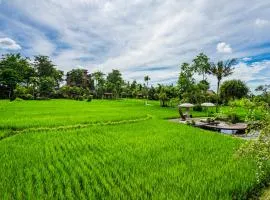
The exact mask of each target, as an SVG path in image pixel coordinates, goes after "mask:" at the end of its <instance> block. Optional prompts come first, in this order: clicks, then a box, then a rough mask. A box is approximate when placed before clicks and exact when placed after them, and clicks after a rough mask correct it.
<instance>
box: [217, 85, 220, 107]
mask: <svg viewBox="0 0 270 200" xmlns="http://www.w3.org/2000/svg"><path fill="white" fill-rule="evenodd" d="M219 85H220V80H218V83H217V106H216V112H218V108H219Z"/></svg>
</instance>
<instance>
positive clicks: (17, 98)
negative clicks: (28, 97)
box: [14, 97, 23, 101]
mask: <svg viewBox="0 0 270 200" xmlns="http://www.w3.org/2000/svg"><path fill="white" fill-rule="evenodd" d="M14 101H23V99H21V98H19V97H16V99H14Z"/></svg>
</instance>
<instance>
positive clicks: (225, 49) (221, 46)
mask: <svg viewBox="0 0 270 200" xmlns="http://www.w3.org/2000/svg"><path fill="white" fill-rule="evenodd" d="M217 51H218V52H219V53H232V48H231V46H230V45H229V44H226V43H225V42H220V43H218V44H217Z"/></svg>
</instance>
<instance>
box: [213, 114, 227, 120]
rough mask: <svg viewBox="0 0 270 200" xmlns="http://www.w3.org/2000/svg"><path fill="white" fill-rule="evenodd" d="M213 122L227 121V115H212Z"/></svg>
mask: <svg viewBox="0 0 270 200" xmlns="http://www.w3.org/2000/svg"><path fill="white" fill-rule="evenodd" d="M214 118H215V120H220V121H228V120H229V119H228V115H226V114H224V113H214Z"/></svg>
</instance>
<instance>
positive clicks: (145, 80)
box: [144, 75, 150, 105]
mask: <svg viewBox="0 0 270 200" xmlns="http://www.w3.org/2000/svg"><path fill="white" fill-rule="evenodd" d="M149 81H150V77H149V76H148V75H147V76H145V77H144V82H146V85H147V88H146V91H147V97H146V102H145V104H146V105H147V100H148V82H149Z"/></svg>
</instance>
